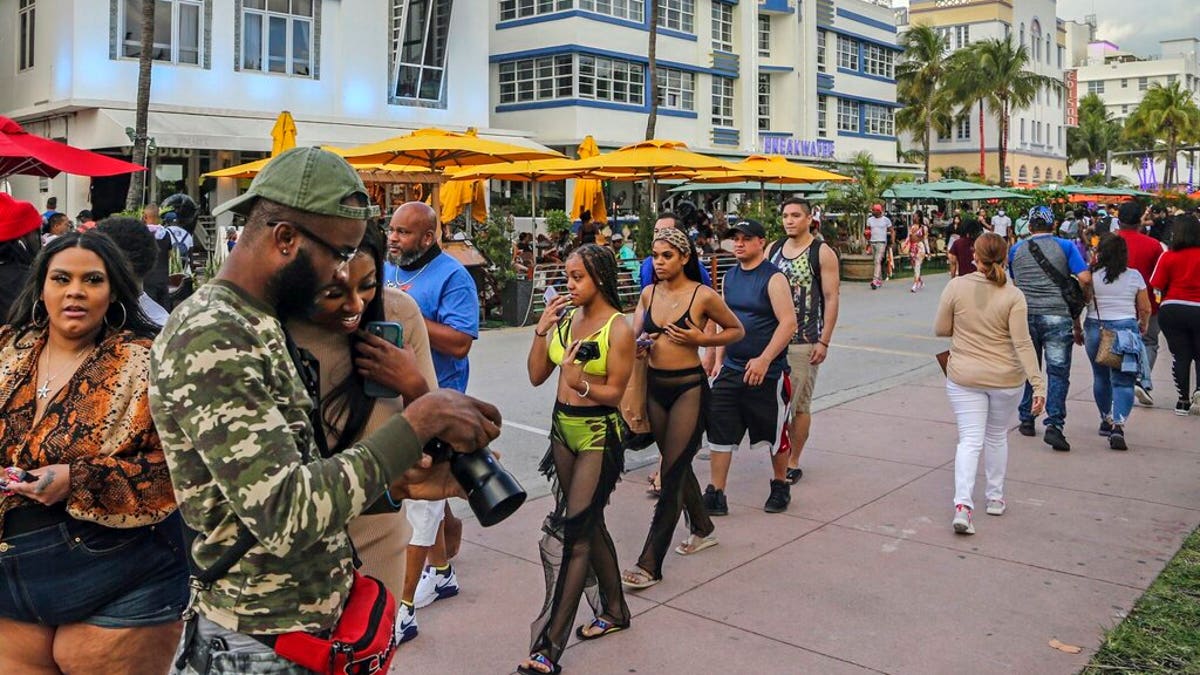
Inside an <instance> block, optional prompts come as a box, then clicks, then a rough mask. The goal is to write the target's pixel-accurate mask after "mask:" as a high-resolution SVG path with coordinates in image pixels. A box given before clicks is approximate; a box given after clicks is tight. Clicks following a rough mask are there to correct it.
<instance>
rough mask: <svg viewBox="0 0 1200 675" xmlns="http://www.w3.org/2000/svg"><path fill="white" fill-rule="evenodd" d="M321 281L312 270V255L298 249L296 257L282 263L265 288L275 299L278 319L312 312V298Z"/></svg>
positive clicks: (281, 319)
mask: <svg viewBox="0 0 1200 675" xmlns="http://www.w3.org/2000/svg"><path fill="white" fill-rule="evenodd" d="M320 285H321V282H320V280H319V279H317V273H316V271H315V270H313V265H312V256H310V255H309V254H308V251H306V250H304V249H299V250H298V251H297V252H296V259H295V260H293V261H291V262H289V263H288V264H286V265H284V266H283V267H282V268H280V270H279V271H278V272H276V273H275V275H274V276H272V277H271V280H270V281H269V282H267V290H268V291H269V293H270V295H271V297H273V298H274V299H275V314H276V315H277V316H278V317H279V320H280V321H283V322H286V321H287V320H288V319H291V318H303V317H306V316H308V315H309V313H311V312H312V310H313V306H314V304H313V303H314V299H315V298H316V297H317V291H318V290H320Z"/></svg>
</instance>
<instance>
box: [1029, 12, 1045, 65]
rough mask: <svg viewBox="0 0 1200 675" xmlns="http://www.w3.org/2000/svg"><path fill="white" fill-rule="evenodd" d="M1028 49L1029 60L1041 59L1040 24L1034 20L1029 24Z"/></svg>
mask: <svg viewBox="0 0 1200 675" xmlns="http://www.w3.org/2000/svg"><path fill="white" fill-rule="evenodd" d="M1029 51H1030V54H1029V56H1030V60H1031V61H1041V60H1042V26H1041V24H1039V23H1038V22H1037V21H1036V20H1035V21H1034V22H1033V23H1031V24H1029Z"/></svg>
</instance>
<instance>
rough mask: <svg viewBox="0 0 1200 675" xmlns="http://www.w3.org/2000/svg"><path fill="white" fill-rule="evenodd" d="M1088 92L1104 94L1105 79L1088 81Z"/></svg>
mask: <svg viewBox="0 0 1200 675" xmlns="http://www.w3.org/2000/svg"><path fill="white" fill-rule="evenodd" d="M1088 93H1089V94H1103V93H1104V80H1092V81H1091V82H1088Z"/></svg>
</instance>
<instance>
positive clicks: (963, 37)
mask: <svg viewBox="0 0 1200 675" xmlns="http://www.w3.org/2000/svg"><path fill="white" fill-rule="evenodd" d="M969 44H971V27H970V26H968V25H967V24H963V25H961V26H955V27H954V48H955V49H959V48H962V47H966V46H967V45H969Z"/></svg>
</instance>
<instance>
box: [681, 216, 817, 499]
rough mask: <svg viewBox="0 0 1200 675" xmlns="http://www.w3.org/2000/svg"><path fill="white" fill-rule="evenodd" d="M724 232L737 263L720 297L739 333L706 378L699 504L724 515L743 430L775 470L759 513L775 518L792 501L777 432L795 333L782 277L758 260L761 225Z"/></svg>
mask: <svg viewBox="0 0 1200 675" xmlns="http://www.w3.org/2000/svg"><path fill="white" fill-rule="evenodd" d="M730 230H731V231H732V232H733V242H734V243H733V254H734V255H735V256H736V257H737V259H738V264H737V265H735V266H734V267H733V268H731V269H730V270H729V271H728V272H726V273H725V282H724V284H723V285H722V289H723V290H722V294H723V295H724V296H725V302H726V304H728V305H729V308H730V309H731V310H733V313H734V314H735V315H737V318H738V320H740V321H741V322H742V326H743V327H745V329H746V336H745V337H744V338H742V339H741V340H739V341H737V342H734V343H733V344H730V345H729V346H727V347H724V348H722V349H720V350H719V351H718V354H717V358H719V359H721V361H720V363H721V369H720V372H719V373H718V374H717V377H716V379H715V380H714V381H713V385H712V393H711V394H710V395H709V409H708V442H709V448H710V450H711V454H710V461H711V464H712V483H711V484H710V485H709V486H708V488H707V489H706V490H705V491H704V506H705V508H706V509H708V512H709V514H711V515H714V516H723V515H726V514H728V513H729V506H728V505H727V503H726V499H725V484H726V480H727V478H728V477H729V465H730V463H731V462H732V460H733V451H734V450H736V449H737V447H738V446H739V445H740V444H741V442H742V437H743V436H745V435H746V434H747V433H749V435H750V447H751V449H758V448H765V449H766V450H767V451H768V452H770V453H771V464H772V467H773V469H774V473H775V476H774V479H773V480H772V481H771V491H770V497H768V499H767V503H766V505H765V506H764V510H765V511H766V512H767V513H782V512H783V511H786V510H787V506H788V502H789V501H791V495H790V485H789V484H788V482H787V480H786V472H787V461H788V452H787V447H786V446H785V445H784V444H783V436H782V434H783V428H784V425H785V424H786V423H787V411H788V404H789V402H790V398H791V396H790V387H789V383H788V378H787V350H788V342H790V341H791V339H792V335H794V334H795V332H796V315H795V313H794V312H793V310H792V299H791V289H790V288H789V287H788V283H787V278H786V277H784V276H783V274H781V273H780V272H779V270H778V269H777V268H776V267H775V266H774V265H772V264H771V263H769V262H767V260H766V258H765V257H764V253H765V251H766V231H765V230H764V229H763V226H762V225H761V224H759V223H758V222H757V221H754V220H741V221H738V222H736V223H734V224H733V225H732V226H731V227H730Z"/></svg>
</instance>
